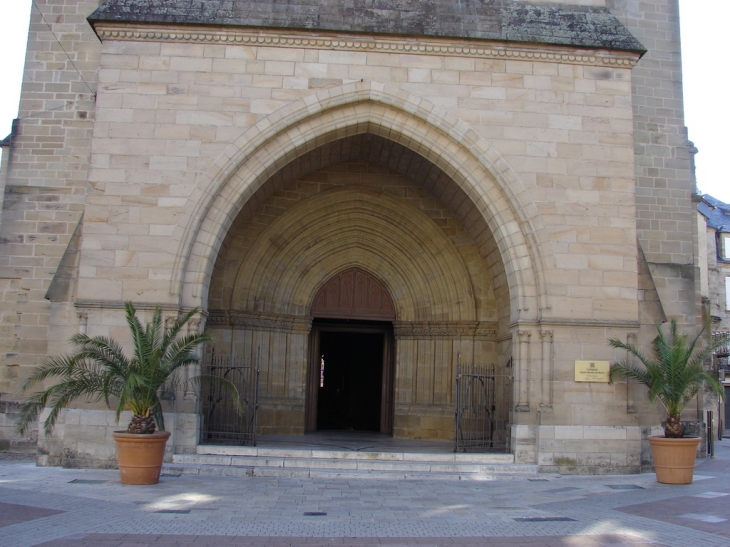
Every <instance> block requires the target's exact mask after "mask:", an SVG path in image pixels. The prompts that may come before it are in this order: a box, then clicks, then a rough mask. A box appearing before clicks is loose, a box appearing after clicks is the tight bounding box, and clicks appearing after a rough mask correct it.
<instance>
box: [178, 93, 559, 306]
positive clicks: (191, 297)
mask: <svg viewBox="0 0 730 547" xmlns="http://www.w3.org/2000/svg"><path fill="white" fill-rule="evenodd" d="M360 133H373V134H378V135H381V136H382V137H385V138H387V139H390V140H394V141H396V142H399V143H400V144H402V145H403V146H406V147H407V148H410V149H411V150H413V151H414V152H416V153H418V154H420V155H421V156H423V157H424V158H425V159H427V160H428V161H431V162H432V163H434V164H436V165H437V166H439V168H440V169H441V170H442V171H444V173H445V174H446V175H448V176H449V177H451V178H452V179H453V180H454V181H455V182H456V183H457V184H459V185H460V186H461V187H462V189H463V190H464V192H465V193H466V194H467V195H468V196H469V199H471V200H472V202H473V203H474V204H475V206H476V207H477V209H479V210H480V212H481V214H482V215H483V216H484V218H485V220H486V222H487V224H488V226H489V229H490V230H491V231H492V233H493V234H494V237H495V241H496V242H497V245H498V246H499V250H500V254H501V257H502V260H503V262H504V264H505V273H506V275H507V279H508V283H509V288H510V294H511V309H512V312H511V313H512V319H513V320H518V319H533V320H534V319H538V317H539V309H544V308H548V307H549V304H548V303H547V301H546V300H545V298H546V295H547V291H546V288H545V285H544V276H543V274H542V272H543V271H544V270H545V261H544V259H543V257H542V253H543V252H548V250H546V249H542V248H541V247H540V245H539V243H538V241H537V238H536V236H535V232H536V231H537V230H538V229H539V228H541V227H542V225H541V220H540V216H539V214H538V212H537V208H536V206H535V205H534V203H533V202H532V199H531V197H530V196H529V193H528V192H527V190H526V188H525V186H524V184H523V183H522V181H521V180H520V179H519V177H518V176H517V175H516V174H515V173H514V171H512V169H511V168H510V167H509V165H508V164H507V163H506V162H505V161H504V159H503V158H502V157H501V156H500V154H499V153H498V152H496V151H495V150H494V149H492V148H491V147H490V146H489V142H488V141H487V140H486V139H485V138H483V137H481V136H480V135H479V134H478V133H477V132H476V131H474V130H473V129H471V128H470V126H469V125H468V124H467V123H465V122H463V121H461V120H459V119H458V118H456V117H455V116H453V115H452V114H449V113H448V112H446V111H445V110H443V109H441V108H437V107H435V106H434V105H433V104H431V103H429V102H428V101H426V100H424V99H422V98H420V97H417V96H414V95H412V94H410V93H407V92H404V91H402V90H399V89H397V88H395V87H391V86H386V85H383V84H379V83H377V82H358V83H354V84H346V85H343V86H340V87H338V88H331V89H328V90H325V91H322V92H319V93H317V94H312V95H309V96H307V97H305V98H303V99H301V100H299V101H295V102H292V103H290V104H289V105H287V106H285V107H283V108H281V109H279V110H278V111H276V112H274V113H273V114H271V115H270V116H268V117H266V118H264V119H263V120H261V121H259V122H258V123H257V124H256V125H254V126H253V127H251V128H250V129H249V130H247V131H246V132H245V133H244V134H243V135H242V136H241V137H240V138H239V139H237V140H236V141H235V142H234V143H233V144H232V145H230V146H229V148H228V149H227V150H226V151H225V152H224V153H223V154H221V155H220V156H219V157H218V159H217V160H216V161H215V163H214V164H213V165H212V166H211V167H210V169H209V170H208V171H207V172H205V173H201V174H200V175H199V178H198V185H197V188H196V190H195V191H194V192H193V195H192V196H191V197H190V199H189V200H188V204H187V205H186V207H185V209H184V210H183V212H182V214H181V215H180V216H179V221H178V227H177V228H176V230H175V233H174V234H173V237H172V238H171V242H170V252H171V253H173V254H175V255H176V261H175V267H174V277H173V279H172V281H171V283H172V284H171V287H170V290H171V293H172V294H178V295H179V298H180V301H181V305H190V304H192V305H201V306H203V307H205V305H206V302H205V294H207V284H208V282H209V280H210V276H211V273H212V270H213V267H214V262H215V257H216V255H217V253H218V250H219V248H220V246H221V244H222V242H223V239H224V237H225V235H226V233H227V232H228V229H229V228H230V226H231V224H232V222H233V220H234V219H235V217H236V215H237V214H238V213H239V212H240V210H241V208H242V207H243V204H245V203H246V201H247V200H248V199H250V198H251V197H252V196H253V195H254V194H255V192H256V190H257V189H258V188H260V187H261V186H262V185H263V184H265V183H266V181H267V180H268V179H269V178H271V176H273V175H274V174H275V173H276V172H278V171H279V170H280V169H281V168H283V167H284V166H285V165H287V164H288V163H289V162H290V161H292V159H294V158H296V157H297V156H299V155H302V154H305V153H306V152H308V151H310V150H313V149H314V148H317V147H318V146H321V145H322V144H325V143H326V142H330V141H334V140H337V139H340V138H344V137H347V136H350V135H355V134H360ZM353 265H357V264H353Z"/></svg>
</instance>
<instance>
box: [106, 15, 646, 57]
mask: <svg viewBox="0 0 730 547" xmlns="http://www.w3.org/2000/svg"><path fill="white" fill-rule="evenodd" d="M95 29H96V33H97V35H98V36H99V38H100V39H101V41H102V42H104V41H133V42H177V43H192V44H201V43H203V44H218V45H242V46H266V47H271V46H277V47H286V48H297V49H301V48H306V49H328V50H335V51H368V52H377V53H391V52H392V53H408V54H412V55H443V56H445V57H477V58H482V59H515V60H524V61H539V62H557V63H562V64H575V65H593V66H615V67H621V68H633V67H634V66H635V65H636V63H637V62H638V61H639V58H640V55H639V54H637V53H631V52H624V51H611V50H589V49H578V50H576V49H575V48H569V47H566V46H552V45H548V44H521V43H509V44H506V43H499V42H489V41H487V40H463V39H461V40H460V39H450V38H424V37H417V38H414V37H402V38H401V37H390V36H389V37H384V36H359V35H351V36H342V35H341V34H331V35H328V34H322V33H317V34H316V35H315V34H313V33H307V32H299V33H297V32H291V31H287V32H286V33H283V32H276V31H263V30H251V29H245V28H237V29H229V28H225V29H223V28H210V27H171V26H168V25H165V26H159V25H129V24H124V25H119V24H116V25H115V24H109V23H96V24H95Z"/></svg>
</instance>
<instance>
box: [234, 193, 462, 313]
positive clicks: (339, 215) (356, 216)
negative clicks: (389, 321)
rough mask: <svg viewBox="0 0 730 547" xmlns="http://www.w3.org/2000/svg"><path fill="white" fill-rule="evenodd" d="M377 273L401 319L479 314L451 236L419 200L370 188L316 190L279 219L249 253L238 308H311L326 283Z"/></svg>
mask: <svg viewBox="0 0 730 547" xmlns="http://www.w3.org/2000/svg"><path fill="white" fill-rule="evenodd" d="M352 265H356V266H359V267H360V268H361V269H363V270H365V271H367V270H372V271H375V272H378V274H379V276H380V277H381V278H382V281H383V283H384V284H385V286H386V287H387V290H388V292H389V294H390V295H391V297H392V298H393V300H394V305H395V309H396V316H397V317H398V318H400V319H401V320H403V319H405V320H424V319H428V318H433V319H449V320H474V319H475V313H476V310H475V304H474V294H473V289H472V286H471V284H470V277H469V274H468V272H467V270H466V267H465V266H464V264H463V262H462V260H461V258H460V257H459V255H458V253H457V252H456V250H455V249H454V248H453V245H452V244H451V242H450V241H449V240H448V239H447V238H446V236H445V235H444V234H443V232H441V230H440V229H439V228H438V226H436V225H435V224H434V223H433V221H431V219H429V218H428V217H427V216H426V215H424V214H423V213H422V212H420V211H418V210H417V209H415V208H413V207H412V206H410V205H408V204H406V203H404V202H402V201H400V200H397V199H396V198H393V197H390V196H388V195H383V194H378V193H377V192H374V191H370V190H368V189H365V188H357V187H355V188H351V187H347V188H341V189H335V190H331V191H329V192H323V193H321V194H317V195H316V196H314V197H313V198H311V199H309V200H306V201H304V202H302V203H299V204H298V205H296V206H295V207H293V208H292V209H290V210H289V211H288V212H287V213H285V214H284V215H282V216H281V217H279V218H277V219H276V220H275V221H274V222H273V223H272V224H271V225H270V226H269V227H268V228H267V229H266V230H265V231H264V232H263V233H262V234H261V235H260V236H259V237H258V238H257V239H256V242H255V243H254V245H253V246H252V248H251V249H250V250H249V252H248V253H247V255H246V258H245V261H244V266H243V268H242V269H241V271H240V272H239V275H238V278H237V279H236V282H235V286H234V291H233V295H232V300H231V307H232V308H239V309H250V310H262V311H265V312H269V313H271V312H274V313H295V314H296V313H309V310H310V309H311V306H312V301H313V300H314V296H315V294H316V293H317V292H318V291H319V289H320V287H321V285H322V281H323V280H325V279H329V278H331V275H332V274H333V273H337V272H341V271H343V270H345V269H347V267H348V266H352Z"/></svg>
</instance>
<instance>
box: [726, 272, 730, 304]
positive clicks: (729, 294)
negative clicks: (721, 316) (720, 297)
mask: <svg viewBox="0 0 730 547" xmlns="http://www.w3.org/2000/svg"><path fill="white" fill-rule="evenodd" d="M725 309H726V310H727V311H730V277H726V278H725Z"/></svg>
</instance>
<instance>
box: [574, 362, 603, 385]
mask: <svg viewBox="0 0 730 547" xmlns="http://www.w3.org/2000/svg"><path fill="white" fill-rule="evenodd" d="M610 369H611V362H610V361H576V362H575V381H576V382H603V383H608V381H609V374H608V371H609V370H610Z"/></svg>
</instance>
